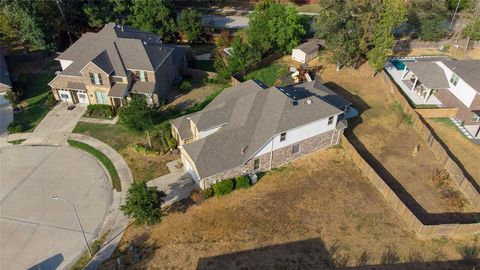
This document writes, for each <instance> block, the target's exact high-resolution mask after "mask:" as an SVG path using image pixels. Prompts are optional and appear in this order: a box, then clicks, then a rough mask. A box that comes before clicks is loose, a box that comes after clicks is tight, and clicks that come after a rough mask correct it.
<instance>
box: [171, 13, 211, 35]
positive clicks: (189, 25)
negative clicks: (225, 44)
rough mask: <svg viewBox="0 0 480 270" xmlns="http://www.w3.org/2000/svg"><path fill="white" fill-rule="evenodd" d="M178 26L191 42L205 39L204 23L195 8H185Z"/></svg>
mask: <svg viewBox="0 0 480 270" xmlns="http://www.w3.org/2000/svg"><path fill="white" fill-rule="evenodd" d="M178 27H179V29H180V31H181V32H182V33H183V34H184V35H185V36H186V37H187V39H188V41H190V42H199V41H203V40H205V39H204V35H205V29H204V27H203V25H202V17H201V15H200V13H199V12H198V11H197V10H195V9H185V10H183V11H182V13H180V17H179V19H178Z"/></svg>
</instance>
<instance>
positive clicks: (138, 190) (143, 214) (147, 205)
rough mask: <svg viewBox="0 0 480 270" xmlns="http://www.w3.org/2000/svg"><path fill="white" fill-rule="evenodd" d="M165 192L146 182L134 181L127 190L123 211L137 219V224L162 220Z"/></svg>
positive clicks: (150, 223)
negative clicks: (149, 185) (148, 185)
mask: <svg viewBox="0 0 480 270" xmlns="http://www.w3.org/2000/svg"><path fill="white" fill-rule="evenodd" d="M164 197H165V193H163V192H160V191H158V190H157V188H156V187H147V185H146V183H145V182H141V183H132V185H131V186H130V188H129V189H128V192H127V198H126V200H125V205H123V206H122V207H121V210H122V211H123V213H124V214H125V215H126V216H128V217H129V218H133V219H134V220H135V224H137V225H143V224H149V225H152V224H155V223H157V222H159V221H160V219H161V216H162V212H161V207H162V203H163V198H164Z"/></svg>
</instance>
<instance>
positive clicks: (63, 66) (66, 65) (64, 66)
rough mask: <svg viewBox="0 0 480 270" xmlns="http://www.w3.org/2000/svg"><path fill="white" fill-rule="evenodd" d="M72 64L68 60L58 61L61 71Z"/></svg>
mask: <svg viewBox="0 0 480 270" xmlns="http://www.w3.org/2000/svg"><path fill="white" fill-rule="evenodd" d="M72 63H73V61H70V60H60V65H61V66H62V70H65V69H66V68H67V67H68V66H70V65H71V64H72Z"/></svg>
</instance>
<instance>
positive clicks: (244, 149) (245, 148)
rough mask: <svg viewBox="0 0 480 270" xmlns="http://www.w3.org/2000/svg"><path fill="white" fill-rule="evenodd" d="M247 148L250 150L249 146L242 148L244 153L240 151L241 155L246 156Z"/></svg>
mask: <svg viewBox="0 0 480 270" xmlns="http://www.w3.org/2000/svg"><path fill="white" fill-rule="evenodd" d="M247 148H248V145H245V146H244V147H243V148H242V151H240V153H241V154H242V155H244V154H245V151H246V150H247Z"/></svg>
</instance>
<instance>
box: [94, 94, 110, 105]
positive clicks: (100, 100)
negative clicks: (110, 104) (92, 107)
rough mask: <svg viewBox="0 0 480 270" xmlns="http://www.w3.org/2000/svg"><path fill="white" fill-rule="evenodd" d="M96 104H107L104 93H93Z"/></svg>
mask: <svg viewBox="0 0 480 270" xmlns="http://www.w3.org/2000/svg"><path fill="white" fill-rule="evenodd" d="M95 96H96V98H97V103H98V104H107V95H105V93H104V92H95Z"/></svg>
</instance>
